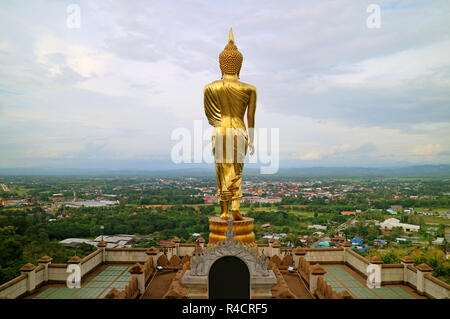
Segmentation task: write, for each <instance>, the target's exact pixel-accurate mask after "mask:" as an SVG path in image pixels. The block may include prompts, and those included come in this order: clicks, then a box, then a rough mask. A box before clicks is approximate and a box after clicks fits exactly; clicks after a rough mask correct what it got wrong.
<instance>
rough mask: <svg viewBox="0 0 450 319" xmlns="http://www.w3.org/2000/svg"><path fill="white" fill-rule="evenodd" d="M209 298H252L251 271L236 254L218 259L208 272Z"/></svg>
mask: <svg viewBox="0 0 450 319" xmlns="http://www.w3.org/2000/svg"><path fill="white" fill-rule="evenodd" d="M208 297H209V299H250V272H249V270H248V267H247V265H246V264H245V263H244V262H243V261H242V260H241V259H240V258H237V257H234V256H224V257H221V258H219V259H217V260H216V261H215V262H214V264H213V265H212V266H211V268H210V270H209V274H208Z"/></svg>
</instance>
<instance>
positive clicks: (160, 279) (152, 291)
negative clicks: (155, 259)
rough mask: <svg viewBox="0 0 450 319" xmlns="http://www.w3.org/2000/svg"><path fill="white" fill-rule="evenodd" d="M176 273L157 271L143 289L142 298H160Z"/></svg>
mask: <svg viewBox="0 0 450 319" xmlns="http://www.w3.org/2000/svg"><path fill="white" fill-rule="evenodd" d="M176 274H177V272H176V271H163V272H158V273H157V274H156V276H155V277H154V278H153V280H152V281H151V282H150V284H149V285H148V287H147V289H146V290H145V293H144V295H143V296H142V299H162V297H163V296H164V295H165V294H166V292H167V291H168V290H169V287H170V284H171V283H172V280H173V278H174V277H175V275H176Z"/></svg>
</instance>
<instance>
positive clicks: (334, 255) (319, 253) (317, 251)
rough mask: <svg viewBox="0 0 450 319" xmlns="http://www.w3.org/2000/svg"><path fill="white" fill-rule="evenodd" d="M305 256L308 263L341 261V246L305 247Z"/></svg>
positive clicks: (342, 252)
mask: <svg viewBox="0 0 450 319" xmlns="http://www.w3.org/2000/svg"><path fill="white" fill-rule="evenodd" d="M305 251H306V255H305V258H306V260H307V261H309V262H310V263H331V264H334V263H343V262H344V249H343V248H309V249H308V248H307V249H305Z"/></svg>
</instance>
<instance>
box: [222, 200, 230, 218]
mask: <svg viewBox="0 0 450 319" xmlns="http://www.w3.org/2000/svg"><path fill="white" fill-rule="evenodd" d="M220 212H221V214H220V218H222V219H230V216H228V201H226V200H221V201H220Z"/></svg>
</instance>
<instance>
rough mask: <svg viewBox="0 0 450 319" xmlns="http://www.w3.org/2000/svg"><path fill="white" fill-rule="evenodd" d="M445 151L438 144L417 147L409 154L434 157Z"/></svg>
mask: <svg viewBox="0 0 450 319" xmlns="http://www.w3.org/2000/svg"><path fill="white" fill-rule="evenodd" d="M445 150H446V149H445V148H443V147H442V146H441V145H440V144H428V145H419V146H417V147H415V148H413V149H412V150H410V152H411V153H414V154H416V155H436V154H438V153H440V152H442V151H445Z"/></svg>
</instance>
